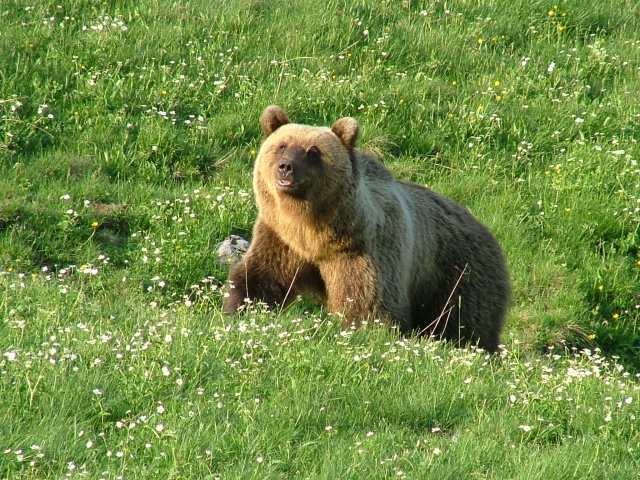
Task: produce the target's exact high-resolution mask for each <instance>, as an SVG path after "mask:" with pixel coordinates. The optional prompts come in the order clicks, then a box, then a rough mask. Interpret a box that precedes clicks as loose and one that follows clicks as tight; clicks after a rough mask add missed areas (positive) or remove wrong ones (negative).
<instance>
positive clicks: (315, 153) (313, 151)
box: [307, 146, 321, 162]
mask: <svg viewBox="0 0 640 480" xmlns="http://www.w3.org/2000/svg"><path fill="white" fill-rule="evenodd" d="M320 157H321V155H320V150H319V149H318V147H315V146H313V147H311V148H309V150H307V158H308V159H309V160H312V161H314V162H316V161H319V160H320Z"/></svg>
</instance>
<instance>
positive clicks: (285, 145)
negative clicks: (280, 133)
mask: <svg viewBox="0 0 640 480" xmlns="http://www.w3.org/2000/svg"><path fill="white" fill-rule="evenodd" d="M286 148H287V144H286V143H281V144H280V145H278V152H281V153H282V152H284V151H285V149H286Z"/></svg>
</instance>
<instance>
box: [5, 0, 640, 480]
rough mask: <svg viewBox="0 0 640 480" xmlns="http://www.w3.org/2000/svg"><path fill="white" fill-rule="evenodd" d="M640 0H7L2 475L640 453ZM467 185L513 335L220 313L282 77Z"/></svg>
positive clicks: (387, 146) (442, 180)
mask: <svg viewBox="0 0 640 480" xmlns="http://www.w3.org/2000/svg"><path fill="white" fill-rule="evenodd" d="M638 31H640V6H639V5H638V4H637V2H635V1H632V0H617V1H613V0H605V1H596V0H567V1H556V2H553V1H542V0H536V1H533V2H531V1H524V0H514V1H511V2H497V1H493V0H479V1H473V2H470V1H456V2H446V3H445V2H440V1H430V2H414V1H357V2H343V1H328V2H311V1H308V0H294V1H292V2H277V1H274V2H267V1H259V0H253V1H251V0H235V1H229V2H210V1H198V0H192V1H188V2H177V1H168V0H141V1H137V2H133V1H124V0H119V1H115V0H114V1H94V0H92V1H88V0H70V1H67V2H48V1H41V2H23V1H21V0H11V1H9V2H3V3H2V4H1V5H0V478H61V477H64V476H68V477H71V478H75V477H78V478H85V477H86V478H118V477H119V476H123V477H124V478H151V477H157V476H160V475H162V476H166V477H168V478H217V477H221V478H371V477H373V478H386V477H398V478H405V477H406V478H425V476H428V475H431V476H432V477H433V478H450V477H451V478H453V477H456V478H523V479H525V478H526V479H532V478H638V477H637V472H638V471H640V463H639V462H638V460H637V459H638V458H640V457H639V453H640V452H639V451H638V447H637V445H638V444H639V443H640V432H639V429H638V423H639V420H638V416H639V415H640V407H639V404H640V399H638V392H639V391H640V386H639V385H640V384H639V380H638V375H637V373H636V372H638V370H639V369H640V330H639V321H640V287H639V285H640V249H639V245H640V165H639V164H638V161H639V156H640V148H639V147H638V143H637V142H638V139H639V138H640V101H639V100H638V94H637V92H638V91H640V75H639V74H640V40H638V39H637V32H638ZM271 103H276V104H279V105H281V106H283V107H284V108H285V109H286V110H287V112H288V113H289V115H290V117H291V118H292V120H294V121H297V122H301V123H309V124H317V125H327V124H330V123H331V122H332V121H333V120H335V119H337V118H338V117H340V116H345V115H351V116H355V117H357V118H358V120H359V121H360V124H361V127H362V139H361V146H362V147H363V148H368V149H370V150H374V151H376V152H378V153H379V154H380V155H381V156H382V158H383V160H384V162H385V164H386V165H387V166H388V167H389V168H390V169H391V170H392V171H393V172H394V173H395V174H396V175H397V176H399V177H401V178H403V179H407V180H412V181H415V182H418V183H421V184H426V185H429V186H430V187H431V188H433V189H435V190H436V191H438V192H441V193H443V194H445V195H447V196H449V197H451V198H453V199H456V200H458V201H460V202H461V203H463V204H464V205H466V206H467V207H469V208H470V209H471V210H472V211H473V213H474V214H475V215H476V216H477V217H478V218H480V219H481V220H482V221H483V222H484V223H486V224H487V225H488V226H489V227H490V228H491V229H492V231H493V232H494V233H495V234H496V236H497V237H498V239H499V240H500V242H501V243H502V245H503V247H504V249H505V252H506V254H507V258H508V262H509V268H510V271H511V275H512V281H513V290H514V295H513V305H512V308H511V311H510V315H509V318H508V324H507V327H506V331H505V334H504V343H505V349H504V351H503V352H502V354H501V355H500V356H499V358H487V357H486V356H485V355H484V354H483V353H482V352H478V351H475V350H461V349H452V348H450V347H449V346H447V345H441V344H439V343H437V342H429V341H425V340H414V339H402V338H400V337H398V336H396V335H395V334H394V333H393V332H390V331H388V330H386V329H380V328H376V327H373V328H367V329H364V330H362V331H358V332H351V331H341V330H340V328H339V325H338V322H336V321H335V319H333V318H331V317H330V316H328V315H326V313H325V312H324V311H322V310H321V309H320V308H318V307H314V306H311V305H308V304H306V303H304V302H302V301H299V302H297V303H296V304H295V305H294V306H293V307H292V308H290V309H288V310H287V311H285V312H279V313H273V312H272V313H269V312H264V311H255V312H253V313H251V314H248V315H246V316H245V317H243V318H231V319H230V318H224V317H223V316H222V314H221V311H220V305H221V293H220V291H219V290H220V288H219V287H220V285H221V282H222V281H223V280H224V278H225V277H226V269H225V268H224V267H221V266H219V265H218V264H217V262H216V258H215V248H216V245H217V244H218V242H220V241H221V240H222V239H224V238H225V237H226V236H227V235H229V234H230V233H239V234H241V235H244V236H249V234H250V229H251V225H252V223H253V220H254V219H255V205H254V201H253V194H252V192H251V166H252V163H253V160H254V158H255V154H256V150H257V148H258V146H259V141H260V134H259V128H258V116H259V114H260V112H261V110H262V109H263V108H264V106H266V105H268V104H271Z"/></svg>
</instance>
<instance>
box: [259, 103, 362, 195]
mask: <svg viewBox="0 0 640 480" xmlns="http://www.w3.org/2000/svg"><path fill="white" fill-rule="evenodd" d="M260 126H261V128H262V132H263V134H264V136H265V138H264V141H263V143H262V145H261V147H260V152H259V153H258V158H257V160H256V165H255V169H254V186H255V188H256V193H257V195H258V197H260V196H264V195H266V196H267V197H270V198H271V199H277V201H278V203H279V204H281V203H282V201H284V202H287V201H291V202H301V201H302V202H310V203H311V204H312V205H313V206H314V207H321V206H322V207H328V206H329V204H330V203H332V202H334V201H335V200H336V199H337V198H338V196H340V195H341V194H343V193H344V192H346V191H348V190H353V189H354V188H355V182H356V173H357V172H356V168H355V162H354V158H355V156H354V146H355V142H356V139H357V137H358V129H359V127H358V122H357V121H356V120H355V119H353V118H349V117H345V118H341V119H339V120H337V121H336V122H335V123H334V124H333V125H332V126H331V128H327V127H312V126H309V125H300V124H295V123H290V122H289V118H288V117H287V115H286V113H284V111H283V110H282V109H281V108H280V107H277V106H273V105H272V106H269V107H267V108H266V109H265V110H264V112H263V113H262V115H261V117H260ZM259 200H260V199H259ZM321 203H322V204H323V205H320V204H321Z"/></svg>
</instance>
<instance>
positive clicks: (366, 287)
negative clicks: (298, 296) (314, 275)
mask: <svg viewBox="0 0 640 480" xmlns="http://www.w3.org/2000/svg"><path fill="white" fill-rule="evenodd" d="M319 268H320V275H321V277H322V280H323V281H324V283H325V288H326V292H327V293H326V294H327V301H326V303H327V308H328V309H329V311H330V312H331V313H338V314H342V315H343V316H344V320H345V323H346V324H347V325H353V324H355V325H359V324H360V322H361V321H363V320H366V319H368V318H382V319H383V320H385V321H387V320H388V318H387V317H388V314H387V312H386V311H385V309H384V308H383V306H382V301H381V298H382V295H381V292H380V287H381V283H380V281H379V278H378V272H377V271H376V268H375V265H374V264H373V262H372V261H371V259H370V258H369V257H367V256H364V255H350V254H342V255H338V256H336V257H334V258H331V259H330V260H327V261H324V262H321V263H320V265H319Z"/></svg>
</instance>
